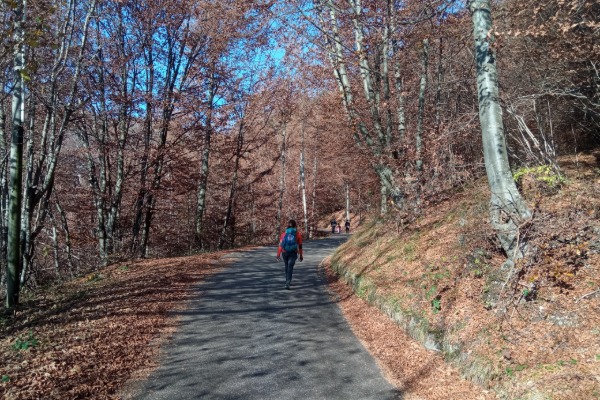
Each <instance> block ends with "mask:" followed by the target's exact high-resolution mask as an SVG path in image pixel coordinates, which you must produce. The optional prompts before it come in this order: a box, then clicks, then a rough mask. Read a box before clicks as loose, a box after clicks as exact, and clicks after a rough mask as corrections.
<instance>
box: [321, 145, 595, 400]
mask: <svg viewBox="0 0 600 400" xmlns="http://www.w3.org/2000/svg"><path fill="white" fill-rule="evenodd" d="M561 163H562V167H563V170H564V172H565V173H566V178H567V180H566V182H565V183H564V184H563V185H562V186H561V187H560V188H557V187H554V188H548V187H547V186H544V185H542V183H544V182H539V181H537V182H536V180H535V179H533V180H530V181H529V182H528V181H524V187H523V189H524V191H525V195H526V197H527V198H528V200H529V202H530V205H531V207H532V209H534V218H533V221H532V223H531V224H530V225H528V226H527V227H525V228H524V229H523V232H522V234H523V235H524V236H525V237H527V239H528V240H529V241H530V242H531V243H532V244H534V245H535V246H536V248H537V249H538V250H537V254H536V257H535V259H530V260H526V261H524V262H522V263H519V264H518V265H517V268H516V269H515V270H513V271H511V272H510V273H509V274H508V275H503V276H500V274H499V272H498V271H499V267H500V265H501V264H502V262H503V260H504V257H503V255H502V254H501V253H499V251H498V250H497V249H498V246H497V244H496V243H495V239H494V237H495V236H494V233H493V230H492V229H491V227H490V226H489V225H488V224H487V222H486V221H487V216H488V212H487V203H488V199H489V193H488V191H487V188H486V185H485V181H481V182H479V183H478V184H476V185H473V186H472V187H468V188H464V190H463V191H462V192H461V193H456V194H454V195H453V196H450V197H449V198H448V199H446V200H445V201H442V202H440V203H438V204H436V205H435V206H434V207H429V208H428V209H427V210H426V211H425V212H424V215H423V216H422V218H420V219H419V220H418V221H416V222H415V223H414V224H412V225H411V226H409V227H406V228H404V229H402V230H401V231H398V225H397V224H396V223H395V222H394V221H373V222H371V223H369V224H367V225H364V226H363V227H361V229H360V230H359V231H358V232H357V233H356V234H354V235H353V237H352V238H351V239H350V240H349V241H348V242H347V243H346V244H345V245H344V246H342V247H341V248H340V250H339V251H338V252H337V253H336V254H335V255H334V257H333V258H332V260H331V268H332V270H333V271H335V272H336V273H337V274H338V276H340V277H342V278H343V279H344V280H345V281H346V282H348V283H350V284H351V285H352V287H353V289H354V292H355V294H356V295H357V296H358V297H359V298H362V299H363V300H364V301H365V302H366V303H368V304H371V305H373V306H375V307H377V308H379V309H380V310H381V312H382V313H384V314H387V315H388V316H389V317H390V318H391V319H393V320H395V321H396V323H397V324H398V325H399V326H401V327H403V328H404V330H405V331H406V332H407V333H408V334H409V335H410V336H411V337H412V338H414V339H416V340H418V341H420V342H421V343H422V344H423V345H424V346H425V347H426V348H429V349H431V351H433V352H435V353H440V354H442V355H443V356H444V358H445V359H446V361H448V362H450V363H451V364H452V365H454V366H456V367H457V368H458V369H459V370H460V371H461V373H462V375H463V376H465V377H467V378H469V379H470V380H471V381H473V382H476V383H478V384H479V385H480V386H481V387H483V388H486V389H491V390H493V391H494V392H495V394H496V395H497V396H498V397H499V398H504V399H569V400H570V399H581V400H583V399H586V400H588V399H594V398H600V168H599V165H598V163H597V158H595V157H594V156H592V155H579V156H578V157H571V158H567V159H563V160H561ZM499 280H500V282H501V283H502V285H501V286H500V287H501V290H500V291H499V293H494V294H493V296H492V293H491V292H492V290H491V288H492V285H493V283H494V282H496V281H499ZM349 318H350V319H352V318H353V317H352V316H351V315H350V316H349ZM359 324H360V323H359ZM357 329H358V328H357ZM360 329H366V330H367V332H368V334H369V335H371V336H377V335H378V334H379V333H377V330H378V329H385V330H387V329H388V328H384V327H383V326H370V327H366V326H364V325H363V326H362V327H361V328H360ZM381 333H382V334H383V333H385V332H381ZM397 340H403V339H401V338H399V339H393V338H392V339H391V340H390V342H389V343H388V344H387V346H389V348H390V349H393V348H394V347H396V346H398V345H399V343H398V342H397ZM379 346H381V345H379ZM382 351H383V352H384V353H385V350H382ZM390 368H392V370H393V369H394V368H406V366H403V367H400V366H394V365H393V364H392V365H391V366H390ZM418 369H419V362H416V363H415V365H413V367H412V370H413V371H418ZM423 398H429V397H427V396H424V397H423ZM432 398H433V397H432ZM447 398H468V396H467V397H465V396H459V397H454V396H450V397H447Z"/></svg>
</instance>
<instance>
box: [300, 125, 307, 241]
mask: <svg viewBox="0 0 600 400" xmlns="http://www.w3.org/2000/svg"><path fill="white" fill-rule="evenodd" d="M301 140H302V143H301V149H300V185H301V187H302V211H303V215H304V229H305V232H308V230H309V226H308V209H307V206H306V179H305V174H304V150H305V148H304V121H303V122H302V139H301ZM307 236H308V233H307Z"/></svg>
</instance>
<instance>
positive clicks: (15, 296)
mask: <svg viewBox="0 0 600 400" xmlns="http://www.w3.org/2000/svg"><path fill="white" fill-rule="evenodd" d="M25 4H26V2H25V0H22V1H21V2H19V3H18V5H17V8H16V9H15V19H14V39H15V47H14V67H13V69H14V79H15V82H14V89H13V96H12V137H11V143H10V178H9V188H8V190H9V193H8V196H9V197H8V238H7V239H8V240H7V281H6V307H7V308H13V307H14V306H16V305H17V304H18V303H19V291H20V284H19V277H20V274H21V266H22V264H21V263H22V258H21V190H22V173H23V136H24V135H23V131H24V127H23V121H24V119H25V79H24V77H23V75H24V73H25V72H24V67H25V43H24V41H25V27H24V24H25Z"/></svg>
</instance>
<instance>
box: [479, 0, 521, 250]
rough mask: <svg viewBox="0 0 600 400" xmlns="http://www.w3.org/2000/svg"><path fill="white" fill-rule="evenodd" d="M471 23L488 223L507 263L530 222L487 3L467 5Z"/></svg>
mask: <svg viewBox="0 0 600 400" xmlns="http://www.w3.org/2000/svg"><path fill="white" fill-rule="evenodd" d="M469 8H470V10H471V13H472V19H473V35H474V37H475V57H476V63H477V89H478V93H479V120H480V122H481V132H482V138H483V154H484V160H485V167H486V172H487V177H488V183H489V186H490V190H491V192H492V197H491V200H490V216H491V222H492V225H493V226H494V228H495V229H496V233H497V235H498V238H499V240H500V243H501V244H502V248H503V249H504V251H505V252H506V254H507V256H508V257H509V259H513V260H514V259H517V258H521V257H523V255H524V250H525V242H524V240H523V238H521V237H520V236H519V235H520V232H519V229H520V226H521V225H522V224H524V223H525V222H526V221H528V220H529V219H530V218H531V211H530V210H529V208H528V207H527V204H526V203H525V201H524V200H523V198H522V197H521V194H520V193H519V191H518V190H517V187H516V185H515V181H514V180H513V177H512V173H511V170H510V166H509V163H508V154H507V148H506V139H505V135H504V127H503V124H502V109H501V107H500V98H499V94H498V74H497V72H496V59H495V55H494V52H493V49H492V46H491V43H490V42H491V40H492V36H491V32H492V29H493V28H492V15H491V8H490V1H489V0H476V1H472V2H471V3H470V4H469Z"/></svg>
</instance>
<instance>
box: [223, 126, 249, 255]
mask: <svg viewBox="0 0 600 400" xmlns="http://www.w3.org/2000/svg"><path fill="white" fill-rule="evenodd" d="M243 146H244V120H243V119H242V120H241V121H240V126H239V128H238V137H237V143H236V148H235V162H234V166H233V176H232V178H231V187H230V189H229V200H228V201H227V213H226V214H225V221H224V222H223V228H222V229H221V235H220V237H219V249H222V248H223V246H224V245H225V239H226V238H227V229H231V230H232V232H233V226H232V224H231V220H232V216H233V214H234V208H235V197H236V192H237V180H238V170H239V168H240V159H241V157H242V148H243ZM230 226H231V227H230ZM230 243H231V247H233V245H234V243H235V238H234V236H233V235H231V241H230Z"/></svg>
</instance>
